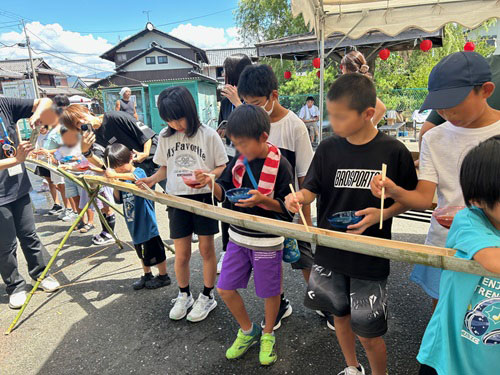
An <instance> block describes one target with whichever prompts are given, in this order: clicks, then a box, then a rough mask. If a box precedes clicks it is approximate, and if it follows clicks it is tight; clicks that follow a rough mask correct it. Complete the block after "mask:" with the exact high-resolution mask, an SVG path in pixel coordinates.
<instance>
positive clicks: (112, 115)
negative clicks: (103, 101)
mask: <svg viewBox="0 0 500 375" xmlns="http://www.w3.org/2000/svg"><path fill="white" fill-rule="evenodd" d="M61 122H62V123H63V124H64V125H65V126H66V127H68V128H70V129H78V130H80V131H82V134H83V136H82V153H83V156H85V157H86V158H87V160H88V161H89V162H90V163H92V164H94V165H95V166H97V167H99V168H103V169H105V168H106V166H107V163H106V161H105V160H104V150H105V149H106V147H107V146H109V145H112V144H114V143H120V144H122V145H124V146H126V147H127V148H128V149H130V150H131V151H132V152H133V154H134V165H135V166H136V167H140V168H142V169H143V170H144V171H145V172H146V174H147V175H148V176H151V175H152V174H154V172H156V170H157V169H158V166H157V165H156V164H154V163H153V156H154V154H155V152H156V146H157V144H158V141H157V140H158V137H157V135H156V133H155V132H154V131H153V130H152V129H150V128H148V127H147V126H146V125H144V124H143V123H142V122H140V121H136V119H134V118H133V117H132V116H130V115H129V114H128V113H125V112H121V111H120V112H119V111H109V112H106V113H105V114H104V115H103V116H96V115H94V114H93V113H91V112H90V111H89V109H88V108H87V107H84V106H81V105H70V106H69V107H68V108H66V109H65V110H64V111H63V113H62V115H61ZM104 193H105V196H106V197H107V198H108V199H110V200H112V199H113V195H112V189H109V190H105V191H104ZM103 214H104V216H105V218H106V221H107V222H108V224H109V226H110V228H111V229H112V230H114V227H115V221H116V219H115V215H114V213H113V212H112V210H111V208H110V207H108V206H104V207H103ZM101 224H102V232H101V233H100V234H98V235H96V236H95V237H94V238H93V239H92V242H93V243H94V244H96V245H105V244H110V243H113V242H114V239H113V237H112V235H111V234H110V233H108V231H107V229H106V227H105V226H104V223H101Z"/></svg>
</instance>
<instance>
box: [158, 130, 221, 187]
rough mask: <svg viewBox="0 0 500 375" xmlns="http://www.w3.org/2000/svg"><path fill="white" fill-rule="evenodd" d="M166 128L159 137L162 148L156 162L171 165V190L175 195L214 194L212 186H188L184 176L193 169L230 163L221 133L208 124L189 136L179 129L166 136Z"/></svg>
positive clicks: (168, 179)
mask: <svg viewBox="0 0 500 375" xmlns="http://www.w3.org/2000/svg"><path fill="white" fill-rule="evenodd" d="M166 131H167V129H163V130H162V131H161V132H160V136H159V137H158V147H157V149H156V153H155V156H154V158H153V161H154V162H155V163H156V164H158V165H159V166H162V167H163V166H164V167H167V193H169V194H173V195H193V194H204V193H210V192H211V191H210V188H209V187H208V186H205V187H203V188H201V189H193V188H191V187H189V186H188V185H186V184H185V183H184V181H183V179H182V176H190V175H191V174H192V173H190V172H189V170H196V169H202V170H206V171H211V170H213V169H214V168H216V167H218V166H221V165H223V164H225V163H227V161H228V158H227V155H226V151H225V148H224V144H223V143H222V140H221V138H220V136H219V135H218V134H217V132H216V131H215V130H214V129H212V128H209V127H207V126H205V125H202V126H200V127H199V128H198V130H197V132H196V134H195V135H194V136H192V137H188V136H187V135H186V134H185V133H182V132H175V133H174V134H173V135H171V136H170V137H165V136H164V134H165V133H166Z"/></svg>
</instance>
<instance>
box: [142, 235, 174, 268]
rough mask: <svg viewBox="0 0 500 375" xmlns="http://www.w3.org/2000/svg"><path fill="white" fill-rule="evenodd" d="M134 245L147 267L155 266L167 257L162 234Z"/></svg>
mask: <svg viewBox="0 0 500 375" xmlns="http://www.w3.org/2000/svg"><path fill="white" fill-rule="evenodd" d="M134 247H135V251H137V255H138V256H139V259H142V261H143V263H144V265H145V266H147V267H151V266H155V265H157V264H160V263H161V262H163V261H164V260H165V259H167V257H166V255H165V245H163V241H162V240H161V238H160V236H156V237H153V238H150V239H149V240H147V241H146V242H143V243H140V244H137V245H134Z"/></svg>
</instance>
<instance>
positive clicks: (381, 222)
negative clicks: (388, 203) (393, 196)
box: [379, 163, 387, 229]
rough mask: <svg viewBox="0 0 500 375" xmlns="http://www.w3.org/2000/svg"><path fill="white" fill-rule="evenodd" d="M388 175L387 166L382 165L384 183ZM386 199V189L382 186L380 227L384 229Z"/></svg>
mask: <svg viewBox="0 0 500 375" xmlns="http://www.w3.org/2000/svg"><path fill="white" fill-rule="evenodd" d="M386 174H387V164H385V163H382V182H384V181H385V175H386ZM384 198H385V187H384V186H382V196H381V197H380V226H379V229H382V227H383V225H384Z"/></svg>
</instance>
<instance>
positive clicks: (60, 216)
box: [57, 208, 72, 220]
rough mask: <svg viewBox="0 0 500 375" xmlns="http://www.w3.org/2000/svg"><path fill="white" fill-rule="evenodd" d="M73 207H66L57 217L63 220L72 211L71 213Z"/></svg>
mask: <svg viewBox="0 0 500 375" xmlns="http://www.w3.org/2000/svg"><path fill="white" fill-rule="evenodd" d="M71 212H72V211H71V208H65V209H63V210H62V211H61V213H60V214H59V216H57V218H58V219H59V220H62V219H64V218H65V217H66V216H68V215H69V214H70V213H71Z"/></svg>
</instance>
